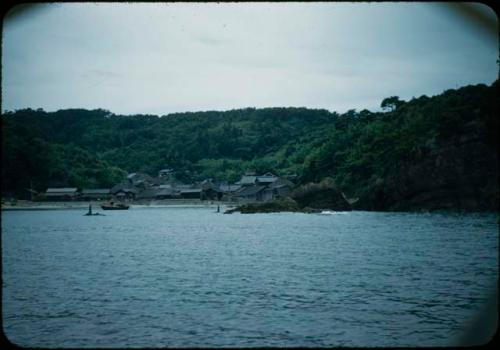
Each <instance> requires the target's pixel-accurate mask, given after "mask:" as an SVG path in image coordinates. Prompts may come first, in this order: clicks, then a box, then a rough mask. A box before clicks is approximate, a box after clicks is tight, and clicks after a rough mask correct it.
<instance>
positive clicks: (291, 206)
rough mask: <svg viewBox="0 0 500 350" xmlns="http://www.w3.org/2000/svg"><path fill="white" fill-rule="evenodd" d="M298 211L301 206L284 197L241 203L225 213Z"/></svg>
mask: <svg viewBox="0 0 500 350" xmlns="http://www.w3.org/2000/svg"><path fill="white" fill-rule="evenodd" d="M283 211H288V212H298V211H301V208H300V207H299V205H298V204H297V202H295V201H294V200H293V199H291V198H284V199H281V200H275V201H270V202H264V203H248V204H243V205H240V206H238V207H236V208H233V209H229V210H227V211H226V212H224V214H232V213H234V212H240V213H242V214H254V213H276V212H283Z"/></svg>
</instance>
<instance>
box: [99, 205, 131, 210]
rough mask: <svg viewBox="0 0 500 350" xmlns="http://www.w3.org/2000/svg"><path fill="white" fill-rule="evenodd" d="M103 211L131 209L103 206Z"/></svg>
mask: <svg viewBox="0 0 500 350" xmlns="http://www.w3.org/2000/svg"><path fill="white" fill-rule="evenodd" d="M101 208H102V210H127V209H128V208H129V206H128V205H126V206H124V207H115V206H107V205H101Z"/></svg>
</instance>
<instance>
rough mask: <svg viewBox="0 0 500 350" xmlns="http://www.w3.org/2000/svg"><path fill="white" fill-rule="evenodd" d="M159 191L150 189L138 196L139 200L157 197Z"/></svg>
mask: <svg viewBox="0 0 500 350" xmlns="http://www.w3.org/2000/svg"><path fill="white" fill-rule="evenodd" d="M156 193H157V190H156V189H154V188H148V189H146V190H143V191H141V192H140V193H138V194H137V198H138V199H141V198H154V197H155V196H156Z"/></svg>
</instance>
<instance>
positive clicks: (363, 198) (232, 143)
mask: <svg viewBox="0 0 500 350" xmlns="http://www.w3.org/2000/svg"><path fill="white" fill-rule="evenodd" d="M497 97H498V81H497V82H495V83H494V84H492V85H491V86H486V85H482V84H480V85H474V86H466V87H462V88H460V89H456V90H447V91H445V92H443V93H442V94H440V95H437V96H433V97H427V96H421V97H419V98H413V99H411V100H410V101H401V100H400V99H399V98H397V97H396V96H393V97H389V98H387V99H385V100H383V101H382V107H383V108H384V109H385V111H384V112H370V111H368V110H362V111H359V112H358V111H356V110H350V111H348V112H346V113H344V114H338V113H336V112H330V111H327V110H316V109H306V108H263V109H255V108H245V109H237V110H231V111H224V112H218V111H207V112H190V113H176V114H169V115H164V116H156V115H128V116H124V115H115V114H113V113H111V112H109V111H106V110H102V109H96V110H84V109H67V110H59V111H56V112H45V111H43V110H41V109H38V110H32V109H24V110H17V111H15V112H6V113H4V114H3V115H2V191H3V195H4V196H5V195H14V196H18V197H23V196H26V195H27V194H28V193H27V191H26V190H25V189H26V188H29V187H30V183H32V184H33V186H34V188H35V189H37V190H44V189H45V188H46V187H48V186H75V187H110V186H112V185H114V184H116V183H117V182H119V181H120V180H121V179H122V177H123V176H124V174H125V173H126V172H135V171H141V172H146V173H149V174H152V175H154V174H156V173H157V172H158V171H159V170H160V169H164V168H172V169H174V170H175V176H176V177H177V178H178V179H179V180H181V181H185V182H191V181H200V180H203V179H205V178H213V179H218V180H226V181H229V182H234V181H236V180H237V179H238V178H239V176H240V174H241V173H242V172H243V171H248V170H252V171H256V172H258V173H265V172H268V171H270V172H274V173H276V174H277V175H288V176H292V177H293V175H295V181H296V182H297V183H300V184H305V183H308V182H319V181H321V180H322V179H324V178H326V177H329V178H332V179H334V181H335V183H336V185H337V186H338V188H340V189H341V190H342V191H343V192H344V193H345V194H346V196H347V197H348V198H357V199H358V200H357V202H356V203H355V207H356V208H358V209H371V210H407V209H440V208H453V209H471V210H488V209H489V210H491V209H497V208H498V157H497V149H498V119H497V116H498V105H497Z"/></svg>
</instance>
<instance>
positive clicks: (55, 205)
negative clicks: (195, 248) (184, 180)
mask: <svg viewBox="0 0 500 350" xmlns="http://www.w3.org/2000/svg"><path fill="white" fill-rule="evenodd" d="M103 203H105V201H85V202H84V201H66V202H31V201H18V202H17V203H16V204H15V205H12V204H10V203H2V206H1V210H2V211H4V210H5V211H9V210H64V209H88V207H89V204H91V205H92V209H97V210H101V205H102V204H103ZM127 204H129V205H130V209H134V208H168V207H186V206H189V207H192V206H197V207H207V208H217V206H218V205H220V206H225V207H233V206H236V205H237V204H236V203H231V202H220V201H201V200H192V199H165V200H155V201H151V202H128V203H127Z"/></svg>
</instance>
